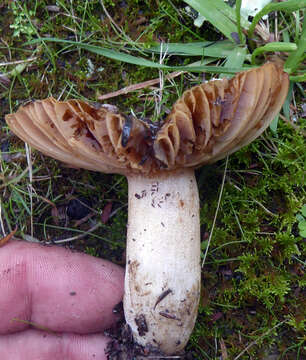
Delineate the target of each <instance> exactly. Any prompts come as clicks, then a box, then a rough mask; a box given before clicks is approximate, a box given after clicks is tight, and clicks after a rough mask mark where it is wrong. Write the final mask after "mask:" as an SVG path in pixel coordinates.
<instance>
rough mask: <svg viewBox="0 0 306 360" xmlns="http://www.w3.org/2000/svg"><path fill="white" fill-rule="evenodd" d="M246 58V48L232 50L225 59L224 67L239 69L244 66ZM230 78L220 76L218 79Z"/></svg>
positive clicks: (227, 75)
mask: <svg viewBox="0 0 306 360" xmlns="http://www.w3.org/2000/svg"><path fill="white" fill-rule="evenodd" d="M246 56H247V48H246V47H237V49H235V50H233V51H232V52H231V53H230V54H229V56H228V57H227V59H226V62H225V65H224V66H225V67H241V66H242V65H243V64H244V61H245V58H246ZM224 77H227V78H230V77H232V76H231V75H229V74H221V75H220V78H224Z"/></svg>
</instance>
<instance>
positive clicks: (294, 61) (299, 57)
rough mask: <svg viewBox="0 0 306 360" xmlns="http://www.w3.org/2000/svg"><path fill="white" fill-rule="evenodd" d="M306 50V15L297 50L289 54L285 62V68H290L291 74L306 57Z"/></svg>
mask: <svg viewBox="0 0 306 360" xmlns="http://www.w3.org/2000/svg"><path fill="white" fill-rule="evenodd" d="M305 52H306V16H305V15H304V21H303V30H302V34H301V37H300V39H299V40H298V43H297V50H296V51H294V52H293V53H292V54H290V55H289V56H288V59H287V60H286V62H285V68H286V69H288V72H289V74H291V73H292V72H294V71H295V70H296V69H297V67H298V66H299V64H300V63H301V62H302V61H303V58H305Z"/></svg>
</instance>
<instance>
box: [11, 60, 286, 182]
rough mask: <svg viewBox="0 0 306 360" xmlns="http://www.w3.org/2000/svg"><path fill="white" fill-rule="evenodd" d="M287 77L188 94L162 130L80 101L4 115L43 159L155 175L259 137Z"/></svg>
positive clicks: (268, 76)
mask: <svg viewBox="0 0 306 360" xmlns="http://www.w3.org/2000/svg"><path fill="white" fill-rule="evenodd" d="M288 86H289V77H288V74H287V73H285V72H284V71H283V69H282V68H281V67H280V66H278V65H276V64H274V63H267V64H265V65H263V66H261V67H259V68H256V69H251V70H248V71H244V72H241V73H238V74H236V76H235V77H233V78H232V79H230V80H228V79H222V80H215V81H209V82H206V83H203V84H201V85H197V86H194V87H192V88H191V89H189V90H187V91H185V92H184V93H183V95H182V97H181V98H179V99H178V100H177V101H176V103H175V104H174V105H173V108H172V111H171V113H170V114H169V115H168V117H167V118H166V120H165V121H164V123H163V124H162V125H161V126H160V127H159V128H158V129H157V128H156V127H154V126H153V125H152V124H148V123H145V122H143V121H140V120H138V119H136V118H130V117H125V116H123V115H122V114H119V113H115V112H112V111H110V110H107V109H106V108H104V107H103V106H102V107H100V108H99V109H97V108H95V107H93V106H91V105H89V104H87V103H85V102H83V101H80V100H69V101H64V102H61V101H57V100H55V99H54V98H48V99H45V100H38V101H35V102H32V103H29V104H27V105H25V106H21V107H20V108H19V109H18V111H17V112H16V113H14V114H9V115H7V116H6V121H7V123H8V125H9V126H10V128H11V130H12V131H13V132H14V133H15V134H16V135H17V136H18V137H20V138H21V139H22V140H23V141H25V142H27V143H29V144H30V145H31V146H33V147H34V148H36V149H38V150H40V151H41V152H43V153H44V154H46V155H49V156H52V157H54V158H56V159H58V160H61V161H63V162H65V163H67V164H69V165H71V166H74V167H81V168H85V169H90V170H96V171H101V172H105V173H121V174H126V175H127V174H131V173H141V172H143V173H155V172H158V171H169V170H175V169H177V168H180V167H199V166H201V165H203V164H207V163H212V162H215V161H217V160H219V159H221V158H223V157H225V156H226V155H228V154H231V153H233V152H234V151H236V150H238V149H239V148H241V147H243V146H245V145H247V144H249V143H250V142H251V141H252V140H254V139H255V138H256V137H257V136H259V135H260V134H261V133H262V132H263V131H264V130H265V129H266V128H267V126H268V125H269V124H270V122H271V121H272V120H273V118H274V117H275V116H276V115H277V113H278V112H279V110H280V108H281V106H282V104H283V102H284V101H285V98H286V95H287V92H288Z"/></svg>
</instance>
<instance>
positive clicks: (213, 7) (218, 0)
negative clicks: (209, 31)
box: [185, 0, 237, 42]
mask: <svg viewBox="0 0 306 360" xmlns="http://www.w3.org/2000/svg"><path fill="white" fill-rule="evenodd" d="M185 2H186V3H187V4H188V5H189V6H191V7H192V8H193V9H195V10H196V11H198V12H199V13H200V14H201V15H203V16H205V18H206V19H207V20H208V21H209V22H210V23H211V24H212V25H213V26H214V27H216V28H217V29H218V30H219V31H221V32H222V34H224V35H225V36H226V37H227V38H228V39H229V40H231V41H233V42H234V39H233V37H232V33H236V32H237V27H236V25H235V22H236V14H235V10H234V9H232V8H231V7H230V6H228V5H227V4H225V3H224V1H223V0H205V1H200V0H185Z"/></svg>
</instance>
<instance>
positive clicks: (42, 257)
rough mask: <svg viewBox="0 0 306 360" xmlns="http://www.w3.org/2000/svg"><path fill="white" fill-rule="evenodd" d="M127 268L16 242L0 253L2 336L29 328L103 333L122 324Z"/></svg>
mask: <svg viewBox="0 0 306 360" xmlns="http://www.w3.org/2000/svg"><path fill="white" fill-rule="evenodd" d="M123 283H124V272H123V269H122V268H121V267H119V266H117V265H114V264H112V263H110V262H108V261H105V260H101V259H98V258H94V257H91V256H89V255H85V254H81V253H78V252H72V251H70V250H67V249H64V248H60V247H52V246H41V245H38V244H29V243H26V242H22V241H12V242H10V243H8V244H6V245H5V246H3V247H2V248H0V314H1V321H0V334H9V333H13V332H16V331H21V330H24V329H26V328H28V327H29V326H28V325H27V324H25V323H23V322H20V321H18V320H17V321H12V319H21V320H26V321H31V322H34V323H35V324H38V325H41V326H44V327H46V328H48V329H50V330H53V331H60V332H68V333H69V332H71V333H78V334H85V333H86V334H87V333H95V332H99V331H101V330H103V329H106V328H108V327H110V326H111V324H112V323H113V322H114V321H115V320H116V318H115V315H114V314H113V313H112V309H113V307H114V306H115V305H116V304H117V303H119V302H120V301H121V300H122V296H123Z"/></svg>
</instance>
